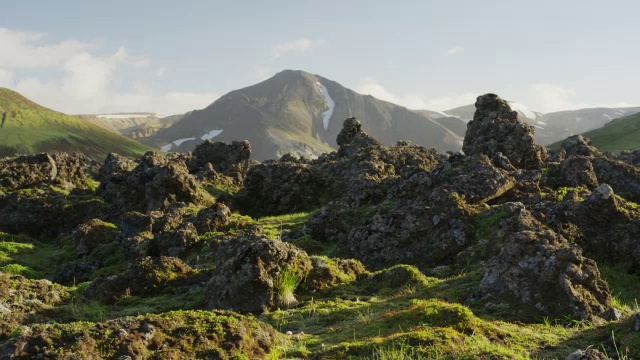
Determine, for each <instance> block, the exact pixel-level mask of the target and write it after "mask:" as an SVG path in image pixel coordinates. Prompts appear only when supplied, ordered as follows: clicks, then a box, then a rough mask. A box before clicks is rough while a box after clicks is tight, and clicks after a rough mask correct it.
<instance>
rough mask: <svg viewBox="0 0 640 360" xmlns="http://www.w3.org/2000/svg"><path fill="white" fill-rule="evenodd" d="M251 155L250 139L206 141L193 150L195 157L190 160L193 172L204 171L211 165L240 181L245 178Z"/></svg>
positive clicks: (219, 171)
mask: <svg viewBox="0 0 640 360" xmlns="http://www.w3.org/2000/svg"><path fill="white" fill-rule="evenodd" d="M250 157H251V144H249V142H248V141H246V140H245V141H233V142H231V143H230V144H227V143H226V142H222V141H211V140H207V141H204V142H202V143H200V144H198V146H196V148H195V149H194V150H193V159H192V160H191V161H190V162H189V169H190V170H191V171H192V172H197V171H202V170H203V169H206V168H207V167H208V166H210V167H211V168H212V169H213V170H215V171H216V172H218V173H221V174H223V175H224V176H228V177H230V178H232V179H234V180H236V181H238V182H241V181H242V179H244V177H245V175H246V173H247V170H248V169H249V165H250V164H251V162H250V160H249V159H250Z"/></svg>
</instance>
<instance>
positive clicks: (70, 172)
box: [0, 153, 89, 190]
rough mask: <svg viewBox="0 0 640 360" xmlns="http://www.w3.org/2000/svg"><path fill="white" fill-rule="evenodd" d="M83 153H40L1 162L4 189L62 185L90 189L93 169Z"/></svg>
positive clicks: (0, 171) (1, 182)
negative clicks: (88, 186) (89, 181)
mask: <svg viewBox="0 0 640 360" xmlns="http://www.w3.org/2000/svg"><path fill="white" fill-rule="evenodd" d="M87 162H88V160H87V158H85V157H84V155H82V154H80V153H73V154H71V155H69V154H66V153H57V154H51V155H50V154H47V153H43V154H37V155H26V156H18V157H14V158H4V159H0V188H1V187H5V188H7V189H10V190H17V189H25V188H29V187H37V186H39V185H47V184H50V185H58V186H63V187H67V188H73V187H77V188H81V189H84V188H86V187H87V181H88V176H87V175H88V172H89V167H88V165H87Z"/></svg>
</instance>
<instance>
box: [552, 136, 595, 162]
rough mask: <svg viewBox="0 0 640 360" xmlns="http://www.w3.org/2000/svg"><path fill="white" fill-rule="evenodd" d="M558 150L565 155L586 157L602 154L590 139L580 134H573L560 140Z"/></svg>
mask: <svg viewBox="0 0 640 360" xmlns="http://www.w3.org/2000/svg"><path fill="white" fill-rule="evenodd" d="M560 151H561V152H564V156H565V157H569V156H574V155H580V156H586V157H596V156H602V153H601V152H600V151H599V150H598V149H596V147H595V146H593V143H592V142H591V140H589V139H587V138H585V137H583V136H582V135H573V136H570V137H568V138H566V139H564V140H563V141H562V143H561V144H560Z"/></svg>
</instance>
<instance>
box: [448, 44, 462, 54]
mask: <svg viewBox="0 0 640 360" xmlns="http://www.w3.org/2000/svg"><path fill="white" fill-rule="evenodd" d="M463 53H464V48H463V47H462V46H454V47H452V48H451V49H449V50H447V52H446V53H445V54H446V55H447V56H455V55H461V54H463Z"/></svg>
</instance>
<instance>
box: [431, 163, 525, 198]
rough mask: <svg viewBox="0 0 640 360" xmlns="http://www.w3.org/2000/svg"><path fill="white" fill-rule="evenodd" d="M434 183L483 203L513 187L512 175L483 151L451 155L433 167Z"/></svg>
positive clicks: (514, 182)
mask: <svg viewBox="0 0 640 360" xmlns="http://www.w3.org/2000/svg"><path fill="white" fill-rule="evenodd" d="M433 177H434V180H435V184H436V186H437V185H441V186H444V187H446V188H448V189H451V190H452V191H455V192H457V193H458V194H460V195H462V196H464V199H465V201H466V202H468V203H483V202H487V201H490V200H493V199H495V198H497V197H499V196H502V195H503V194H505V193H506V192H507V191H509V190H511V189H513V187H514V186H515V184H516V181H515V179H514V178H513V177H512V176H510V175H509V173H508V172H507V171H505V170H503V169H500V168H497V167H495V166H494V164H493V163H492V162H491V160H489V158H488V157H487V156H486V155H484V154H480V155H474V156H468V157H465V156H464V155H461V154H456V155H453V156H451V157H450V158H449V159H448V160H447V161H445V162H443V163H442V164H441V165H440V166H439V167H438V168H436V169H435V170H434V171H433Z"/></svg>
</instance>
